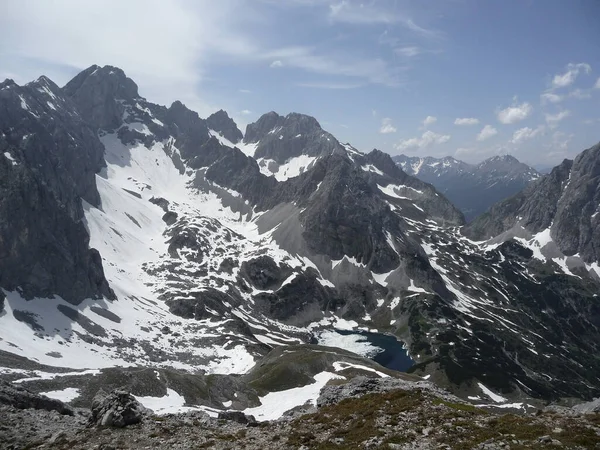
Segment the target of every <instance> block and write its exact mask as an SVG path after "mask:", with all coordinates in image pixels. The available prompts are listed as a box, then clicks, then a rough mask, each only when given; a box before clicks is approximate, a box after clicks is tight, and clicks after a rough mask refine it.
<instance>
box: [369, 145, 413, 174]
mask: <svg viewBox="0 0 600 450" xmlns="http://www.w3.org/2000/svg"><path fill="white" fill-rule="evenodd" d="M366 158H367V160H368V161H369V162H370V163H371V164H373V165H374V166H375V167H377V168H378V169H379V170H381V171H382V172H383V173H385V174H387V175H390V176H393V177H400V178H403V177H405V176H406V175H405V173H404V172H403V171H402V169H400V167H398V166H397V165H396V163H395V162H394V160H393V159H392V157H391V156H390V155H388V154H387V153H385V152H382V151H381V150H378V149H376V148H375V149H373V150H371V152H370V153H368V154H367V156H366Z"/></svg>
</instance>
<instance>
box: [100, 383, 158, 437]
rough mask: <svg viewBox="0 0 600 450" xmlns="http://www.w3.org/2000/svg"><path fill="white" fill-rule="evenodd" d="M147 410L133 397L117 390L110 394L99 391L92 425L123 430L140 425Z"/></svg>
mask: <svg viewBox="0 0 600 450" xmlns="http://www.w3.org/2000/svg"><path fill="white" fill-rule="evenodd" d="M146 412H147V411H146V409H145V408H144V407H143V406H142V405H141V403H140V402H138V401H137V400H136V399H135V397H133V395H131V394H130V393H128V392H126V391H120V390H115V391H113V392H111V393H110V394H107V393H106V392H104V391H102V390H101V391H99V392H98V394H97V395H96V397H94V400H93V402H92V416H91V417H90V425H96V426H102V427H115V428H123V427H126V426H128V425H134V424H136V423H140V422H141V421H142V420H143V418H144V415H145V414H146Z"/></svg>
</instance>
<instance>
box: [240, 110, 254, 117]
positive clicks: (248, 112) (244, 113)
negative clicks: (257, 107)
mask: <svg viewBox="0 0 600 450" xmlns="http://www.w3.org/2000/svg"><path fill="white" fill-rule="evenodd" d="M240 114H242V115H244V116H247V115H249V114H252V111H250V110H249V109H243V110H241V111H240Z"/></svg>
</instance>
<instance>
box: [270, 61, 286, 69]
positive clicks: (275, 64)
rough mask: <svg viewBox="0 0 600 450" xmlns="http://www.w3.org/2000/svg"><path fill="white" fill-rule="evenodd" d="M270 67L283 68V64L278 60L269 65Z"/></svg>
mask: <svg viewBox="0 0 600 450" xmlns="http://www.w3.org/2000/svg"><path fill="white" fill-rule="evenodd" d="M269 67H271V68H272V69H275V68H277V67H283V63H282V62H281V61H280V60H278V59H276V60H275V61H273V62H272V63H271V64H269Z"/></svg>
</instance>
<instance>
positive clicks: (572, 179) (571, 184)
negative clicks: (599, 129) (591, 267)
mask: <svg viewBox="0 0 600 450" xmlns="http://www.w3.org/2000/svg"><path fill="white" fill-rule="evenodd" d="M599 204H600V144H598V145H595V146H594V147H591V148H589V149H587V150H585V151H584V152H582V153H581V154H579V155H578V156H577V158H575V160H574V161H569V160H565V161H564V162H563V163H562V164H561V165H559V166H557V167H555V168H554V169H553V170H552V172H551V173H549V174H548V175H544V176H543V177H542V178H541V179H540V180H539V181H537V182H535V183H534V184H532V185H531V186H529V187H528V188H526V189H525V190H524V191H522V192H521V193H519V194H517V195H516V196H514V197H512V198H509V199H507V200H505V201H503V202H500V203H498V204H496V205H494V206H493V207H492V208H491V209H490V211H489V212H488V213H486V214H484V215H482V216H481V217H479V218H478V219H477V220H475V221H474V222H473V223H472V224H470V225H469V226H468V227H466V228H465V230H464V233H465V234H466V235H467V236H469V237H472V238H473V239H488V238H491V237H494V236H497V235H499V234H500V233H502V232H504V231H507V230H509V229H510V228H512V227H513V226H515V225H517V224H519V225H521V226H523V227H524V228H525V229H527V230H529V231H531V232H532V233H538V232H540V231H542V230H544V229H546V228H548V227H550V230H551V232H550V235H551V237H552V238H553V240H554V242H556V244H557V245H558V247H559V249H560V250H561V251H562V252H563V253H564V254H566V255H574V254H576V253H579V255H581V257H582V258H583V259H584V260H585V261H587V262H593V261H597V260H598V259H600V250H599V249H598V248H597V246H596V245H595V243H597V242H599V239H600V217H599V215H600V214H596V213H597V212H598V205H599Z"/></svg>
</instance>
